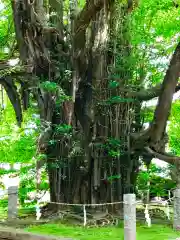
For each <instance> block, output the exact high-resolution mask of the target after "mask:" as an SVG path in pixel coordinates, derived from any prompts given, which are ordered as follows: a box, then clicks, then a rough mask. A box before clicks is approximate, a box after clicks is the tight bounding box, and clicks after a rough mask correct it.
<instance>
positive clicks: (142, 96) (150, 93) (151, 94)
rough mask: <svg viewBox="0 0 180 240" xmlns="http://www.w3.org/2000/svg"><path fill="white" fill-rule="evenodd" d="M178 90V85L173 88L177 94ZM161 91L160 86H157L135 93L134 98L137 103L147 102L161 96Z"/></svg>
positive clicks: (179, 86)
mask: <svg viewBox="0 0 180 240" xmlns="http://www.w3.org/2000/svg"><path fill="white" fill-rule="evenodd" d="M179 90H180V83H178V84H177V86H176V88H175V92H178V91H179ZM161 91H162V84H158V85H157V86H155V87H152V88H149V89H146V90H142V91H139V92H136V93H135V97H136V98H137V99H138V100H139V101H149V100H151V99H153V98H156V97H159V95H160V94H161Z"/></svg>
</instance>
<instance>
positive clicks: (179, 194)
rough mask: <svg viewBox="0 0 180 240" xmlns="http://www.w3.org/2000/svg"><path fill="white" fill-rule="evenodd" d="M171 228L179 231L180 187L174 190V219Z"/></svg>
mask: <svg viewBox="0 0 180 240" xmlns="http://www.w3.org/2000/svg"><path fill="white" fill-rule="evenodd" d="M173 228H174V229H175V230H179V231H180V188H177V189H175V190H174V221H173Z"/></svg>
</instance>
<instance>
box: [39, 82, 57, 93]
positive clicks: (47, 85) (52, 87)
mask: <svg viewBox="0 0 180 240" xmlns="http://www.w3.org/2000/svg"><path fill="white" fill-rule="evenodd" d="M41 87H42V89H44V90H45V91H47V92H56V91H57V90H58V85H57V83H55V82H50V81H44V82H43V83H41Z"/></svg>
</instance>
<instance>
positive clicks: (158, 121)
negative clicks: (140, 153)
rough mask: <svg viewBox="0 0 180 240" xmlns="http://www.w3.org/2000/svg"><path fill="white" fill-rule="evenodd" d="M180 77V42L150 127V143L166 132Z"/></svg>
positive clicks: (158, 139) (157, 140)
mask: <svg viewBox="0 0 180 240" xmlns="http://www.w3.org/2000/svg"><path fill="white" fill-rule="evenodd" d="M179 77H180V42H179V43H178V45H177V47H176V49H175V51H174V54H173V56H172V59H171V61H170V64H169V67H168V70H167V72H166V75H165V77H164V80H163V83H162V89H161V94H160V96H159V99H158V104H157V106H156V110H155V113H154V119H153V122H152V124H151V127H150V130H151V131H150V142H152V143H155V144H156V143H157V142H159V141H160V139H161V138H162V135H163V134H164V132H165V129H166V124H167V120H168V117H169V114H170V110H171V104H172V99H173V95H174V93H175V89H176V85H177V83H178V80H179Z"/></svg>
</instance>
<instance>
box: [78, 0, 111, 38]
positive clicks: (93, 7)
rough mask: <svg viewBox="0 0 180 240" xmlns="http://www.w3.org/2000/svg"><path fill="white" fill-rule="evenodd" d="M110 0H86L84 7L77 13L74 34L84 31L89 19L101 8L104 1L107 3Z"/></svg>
mask: <svg viewBox="0 0 180 240" xmlns="http://www.w3.org/2000/svg"><path fill="white" fill-rule="evenodd" d="M110 1H111V0H98V1H94V0H90V1H88V2H86V4H85V7H84V8H83V9H82V11H81V12H80V13H79V15H78V16H77V18H76V20H75V24H74V30H75V34H78V33H80V32H81V31H84V29H86V28H87V26H88V25H89V23H90V21H91V19H92V18H93V17H94V16H95V15H96V14H97V12H99V11H100V10H101V9H102V8H103V6H104V4H105V3H108V2H110Z"/></svg>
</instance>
